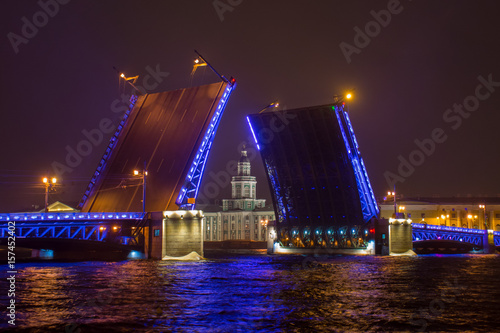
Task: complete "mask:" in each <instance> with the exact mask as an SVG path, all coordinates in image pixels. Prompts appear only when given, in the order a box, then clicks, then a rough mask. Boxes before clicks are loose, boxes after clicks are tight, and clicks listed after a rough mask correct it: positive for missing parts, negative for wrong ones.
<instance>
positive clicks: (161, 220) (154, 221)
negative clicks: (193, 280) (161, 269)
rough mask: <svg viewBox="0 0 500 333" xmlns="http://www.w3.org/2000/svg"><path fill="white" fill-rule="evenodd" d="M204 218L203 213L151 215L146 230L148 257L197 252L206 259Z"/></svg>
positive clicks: (178, 255)
mask: <svg viewBox="0 0 500 333" xmlns="http://www.w3.org/2000/svg"><path fill="white" fill-rule="evenodd" d="M203 219H204V215H203V212H202V211H201V210H188V211H186V210H177V211H164V212H157V213H151V220H150V221H148V225H147V226H146V227H145V230H144V234H145V235H146V237H145V244H144V252H145V254H146V256H147V258H150V259H163V258H164V257H165V256H169V257H182V256H185V255H187V254H189V253H191V252H193V251H194V252H196V253H198V254H199V255H200V256H203V234H202V230H203Z"/></svg>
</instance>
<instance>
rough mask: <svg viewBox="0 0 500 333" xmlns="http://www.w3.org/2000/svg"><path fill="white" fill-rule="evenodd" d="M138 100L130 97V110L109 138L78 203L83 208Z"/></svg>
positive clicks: (134, 96)
mask: <svg viewBox="0 0 500 333" xmlns="http://www.w3.org/2000/svg"><path fill="white" fill-rule="evenodd" d="M136 102H137V96H136V95H132V96H131V97H130V104H129V106H128V110H127V111H125V114H124V115H123V118H122V120H121V121H120V124H119V125H118V127H117V128H116V131H115V134H113V136H112V137H111V139H110V140H109V144H108V148H106V151H105V152H104V155H103V156H102V158H101V161H100V162H99V165H98V166H97V169H96V171H95V172H94V175H93V176H92V178H91V179H90V183H89V185H88V186H87V189H86V190H85V193H84V194H83V197H82V199H81V200H80V203H79V204H78V208H80V209H81V208H82V207H83V206H84V205H85V201H87V199H88V197H89V195H90V193H91V191H92V188H93V187H94V185H95V183H96V182H97V179H98V178H99V175H100V174H102V172H103V171H104V169H105V167H106V162H107V161H108V159H109V156H110V155H111V153H112V151H113V148H114V147H115V146H116V144H117V143H118V137H119V135H120V132H121V131H122V129H123V127H124V126H125V123H126V122H127V119H128V116H129V115H130V112H132V109H133V108H134V105H135V103H136Z"/></svg>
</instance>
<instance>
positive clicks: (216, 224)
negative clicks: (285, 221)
mask: <svg viewBox="0 0 500 333" xmlns="http://www.w3.org/2000/svg"><path fill="white" fill-rule="evenodd" d="M231 186H232V193H231V197H232V198H231V199H223V200H222V207H220V206H207V207H206V208H205V209H204V213H205V226H204V228H205V230H204V240H205V241H222V240H252V241H265V240H267V233H266V230H267V228H266V224H267V223H268V222H269V221H273V220H274V211H273V209H272V208H271V207H266V206H265V204H266V200H265V199H256V193H257V192H256V189H257V180H256V178H255V177H254V176H251V175H250V160H249V159H248V157H247V151H246V150H245V147H243V150H242V151H241V157H240V160H239V162H238V175H237V176H234V177H233V178H232V181H231Z"/></svg>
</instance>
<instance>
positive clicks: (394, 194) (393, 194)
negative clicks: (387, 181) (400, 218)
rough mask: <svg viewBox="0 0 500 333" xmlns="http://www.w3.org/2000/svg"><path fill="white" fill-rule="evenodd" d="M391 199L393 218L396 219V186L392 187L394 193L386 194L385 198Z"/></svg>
mask: <svg viewBox="0 0 500 333" xmlns="http://www.w3.org/2000/svg"><path fill="white" fill-rule="evenodd" d="M391 196H392V197H393V198H394V217H396V213H397V204H396V185H394V191H392V192H391V191H388V192H387V198H389V197H391Z"/></svg>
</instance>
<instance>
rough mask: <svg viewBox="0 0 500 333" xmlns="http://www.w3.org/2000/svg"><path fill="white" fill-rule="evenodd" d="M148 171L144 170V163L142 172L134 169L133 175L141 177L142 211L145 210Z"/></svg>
mask: <svg viewBox="0 0 500 333" xmlns="http://www.w3.org/2000/svg"><path fill="white" fill-rule="evenodd" d="M147 175H148V172H147V171H146V164H144V169H142V172H139V170H134V176H139V177H142V213H143V214H144V213H145V212H146V176H147Z"/></svg>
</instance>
